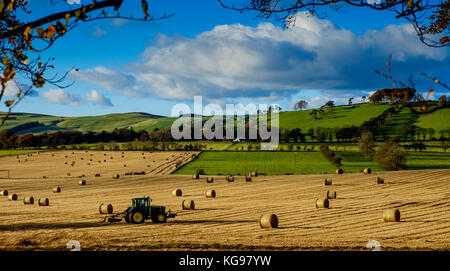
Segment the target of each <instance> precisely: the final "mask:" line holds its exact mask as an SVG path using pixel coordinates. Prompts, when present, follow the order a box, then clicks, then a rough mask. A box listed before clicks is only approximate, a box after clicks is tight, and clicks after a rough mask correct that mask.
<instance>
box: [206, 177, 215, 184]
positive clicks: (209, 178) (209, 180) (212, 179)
mask: <svg viewBox="0 0 450 271" xmlns="http://www.w3.org/2000/svg"><path fill="white" fill-rule="evenodd" d="M206 182H207V183H213V182H214V178H213V177H207V178H206Z"/></svg>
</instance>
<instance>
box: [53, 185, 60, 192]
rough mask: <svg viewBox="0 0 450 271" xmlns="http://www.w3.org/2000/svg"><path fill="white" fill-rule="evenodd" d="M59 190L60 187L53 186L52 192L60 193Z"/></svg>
mask: <svg viewBox="0 0 450 271" xmlns="http://www.w3.org/2000/svg"><path fill="white" fill-rule="evenodd" d="M60 192H61V187H59V186H57V187H55V188H53V193H60Z"/></svg>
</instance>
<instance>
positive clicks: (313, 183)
mask: <svg viewBox="0 0 450 271" xmlns="http://www.w3.org/2000/svg"><path fill="white" fill-rule="evenodd" d="M168 154H170V155H172V153H168ZM102 155H103V154H102ZM127 155H130V154H128V153H127V152H126V153H125V157H127ZM139 155H141V154H140V153H139ZM155 155H156V154H155ZM161 155H162V154H161ZM63 157H64V156H63ZM8 159H9V158H8ZM14 159H15V157H14ZM61 160H63V159H61ZM49 161H50V160H49ZM49 161H48V162H49ZM0 162H1V163H2V165H4V163H3V160H1V159H0ZM53 163H54V165H53V169H52V170H51V171H53V170H60V169H58V168H59V167H64V165H60V164H61V161H60V159H57V161H53ZM120 166H121V164H120V165H119V168H116V170H118V171H119V170H122V168H120ZM111 170H112V169H111ZM111 172H112V171H111ZM49 173H50V172H44V171H43V170H41V171H39V172H38V173H37V176H36V178H31V177H28V178H26V179H3V180H0V190H3V189H7V190H9V192H10V193H16V194H18V196H19V201H17V202H13V201H8V200H7V197H0V218H1V219H0V232H1V234H0V249H7V250H28V249H30V250H66V244H67V242H68V241H69V240H77V241H79V242H80V244H81V249H82V250H227V249H231V250H254V249H257V250H367V248H366V244H367V242H368V241H369V240H377V241H379V242H380V244H381V249H382V250H434V249H439V250H449V249H450V212H449V211H448V210H449V207H450V182H449V176H450V170H445V169H444V170H418V171H399V172H381V173H377V174H370V175H364V174H359V173H351V174H342V175H335V174H328V175H301V176H299V175H297V176H296V175H289V176H258V177H255V178H253V180H252V182H245V180H244V177H242V176H235V181H234V182H227V181H226V180H225V177H224V176H214V177H215V180H214V183H212V184H207V183H206V181H205V179H206V177H205V176H201V179H200V180H199V181H194V180H192V178H191V176H187V175H159V176H149V175H145V176H123V177H122V176H121V177H120V179H112V176H109V174H108V175H102V176H101V177H97V178H95V177H92V178H87V185H86V186H79V185H78V178H49V179H45V180H43V179H41V178H38V177H39V176H40V175H43V174H47V175H50V174H49ZM80 173H81V172H80ZM14 174H15V171H14V170H13V171H12V175H13V176H14ZM28 174H30V175H33V172H28ZM111 175H112V174H111ZM376 176H380V177H382V178H384V180H385V184H376V180H375V179H376ZM325 177H328V178H330V177H331V178H333V184H332V185H331V186H324V178H325ZM56 186H60V187H61V188H62V192H61V193H52V188H53V187H56ZM174 189H181V190H182V192H183V196H181V197H174V196H172V191H173V190H174ZM207 189H214V190H215V191H216V192H217V197H216V198H206V197H205V194H204V193H205V190H207ZM328 190H333V191H336V192H337V198H336V199H332V200H330V209H316V207H315V200H316V199H317V198H323V197H326V193H327V191H328ZM144 195H149V196H151V197H152V199H153V203H154V204H161V205H165V206H166V207H167V208H170V209H171V210H172V211H175V212H177V213H178V216H177V217H176V218H175V219H169V220H168V222H167V223H166V224H153V223H152V222H150V221H149V222H145V223H144V224H140V225H133V224H126V223H125V222H119V223H116V224H109V223H103V222H101V221H102V218H103V216H102V215H100V214H99V213H98V211H99V210H98V208H99V206H100V204H101V203H111V204H112V205H113V206H114V211H115V212H117V211H123V210H125V209H126V208H127V207H128V206H129V205H130V203H131V198H133V197H142V196H144ZM26 196H34V197H35V198H36V199H38V198H41V197H47V198H49V199H50V206H48V207H39V206H37V205H36V204H35V205H24V204H23V203H22V202H21V200H22V199H23V198H24V197H26ZM183 200H194V201H195V206H196V207H195V208H196V209H195V210H181V202H182V201H183ZM389 208H399V209H400V212H401V222H398V223H395V222H391V223H385V222H384V221H383V210H385V209H389ZM268 213H269V214H270V213H275V214H276V215H277V216H278V219H279V227H278V228H276V229H264V230H263V229H261V228H260V227H259V224H258V222H257V220H258V218H259V217H260V216H261V215H262V214H268Z"/></svg>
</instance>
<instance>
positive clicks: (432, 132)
mask: <svg viewBox="0 0 450 271" xmlns="http://www.w3.org/2000/svg"><path fill="white" fill-rule="evenodd" d="M427 132H428V135H429V140H432V139H433V136H434V134H435V133H436V131H435V130H434V129H433V128H428V129H427Z"/></svg>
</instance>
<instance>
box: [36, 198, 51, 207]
mask: <svg viewBox="0 0 450 271" xmlns="http://www.w3.org/2000/svg"><path fill="white" fill-rule="evenodd" d="M38 204H39V206H48V205H50V201H49V200H48V198H40V199H39V200H38Z"/></svg>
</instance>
